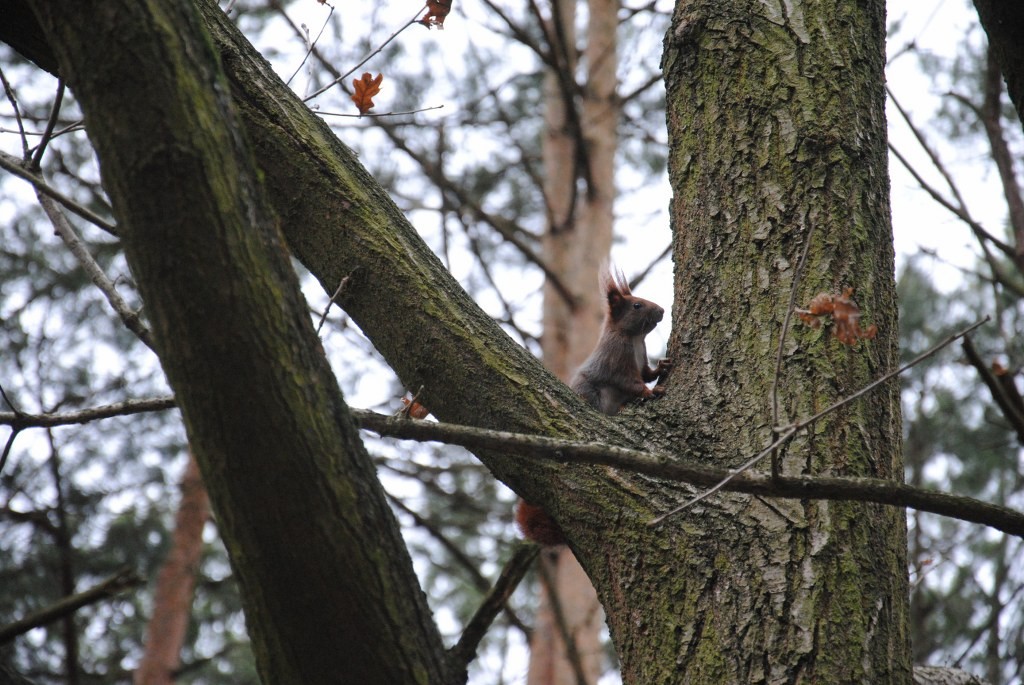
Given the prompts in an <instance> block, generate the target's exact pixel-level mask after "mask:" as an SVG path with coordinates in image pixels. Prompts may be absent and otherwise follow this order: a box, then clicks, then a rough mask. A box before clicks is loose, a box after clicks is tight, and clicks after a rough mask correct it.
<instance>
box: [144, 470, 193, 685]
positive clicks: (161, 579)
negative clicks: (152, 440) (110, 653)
mask: <svg viewBox="0 0 1024 685" xmlns="http://www.w3.org/2000/svg"><path fill="white" fill-rule="evenodd" d="M208 518H210V498H209V497H207V495H206V488H204V487H203V480H202V478H201V477H200V475H199V464H198V463H196V460H195V458H194V457H193V456H192V455H191V454H189V458H188V464H187V465H186V466H185V474H184V475H183V476H182V478H181V502H180V503H179V504H178V514H177V516H175V518H174V534H173V536H172V539H171V548H170V549H169V550H168V552H167V559H165V560H164V563H163V566H161V567H160V574H159V575H158V576H157V581H156V589H155V590H154V591H153V613H152V614H151V615H150V617H149V624H148V625H147V626H146V646H145V651H144V652H143V655H142V661H141V662H140V663H139V667H138V668H137V669H135V673H134V674H133V675H132V682H134V683H135V685H171V684H172V683H173V682H174V674H175V672H176V671H177V670H178V668H179V667H180V666H181V648H182V645H184V644H185V633H186V631H187V629H188V622H189V620H190V618H191V616H192V593H193V591H194V590H195V586H196V574H197V573H198V572H199V562H200V559H201V557H202V552H203V527H204V526H205V525H206V520H207V519H208Z"/></svg>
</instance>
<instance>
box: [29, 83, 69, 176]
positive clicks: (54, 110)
mask: <svg viewBox="0 0 1024 685" xmlns="http://www.w3.org/2000/svg"><path fill="white" fill-rule="evenodd" d="M63 102H64V79H58V81H57V94H56V95H55V96H54V98H53V106H52V107H51V108H50V118H49V119H47V120H46V128H45V129H43V136H42V138H41V139H40V140H39V145H36V150H35V152H34V153H32V161H31V162H29V165H28V168H29V169H31V170H32V171H34V172H36V173H38V172H39V170H40V168H41V166H40V162H41V161H42V159H43V152H45V151H46V146H47V145H49V143H50V140H52V138H53V129H54V127H55V126H56V125H57V117H59V116H60V106H61V103H63Z"/></svg>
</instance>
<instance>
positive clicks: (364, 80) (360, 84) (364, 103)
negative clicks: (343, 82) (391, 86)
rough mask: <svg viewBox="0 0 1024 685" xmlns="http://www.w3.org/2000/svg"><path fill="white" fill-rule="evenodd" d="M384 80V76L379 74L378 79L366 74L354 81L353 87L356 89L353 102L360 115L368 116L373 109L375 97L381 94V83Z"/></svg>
mask: <svg viewBox="0 0 1024 685" xmlns="http://www.w3.org/2000/svg"><path fill="white" fill-rule="evenodd" d="M383 80H384V75H383V74H377V78H373V77H372V76H370V72H366V73H365V74H363V75H362V76H360V77H359V78H357V79H355V80H354V81H352V86H353V87H354V88H355V89H356V92H355V94H354V95H353V96H352V102H354V103H356V107H357V108H359V113H360V114H366V113H367V112H369V111H370V110H371V109H373V96H374V95H376V94H377V93H379V92H380V82H381V81H383Z"/></svg>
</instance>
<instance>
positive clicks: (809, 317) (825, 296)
mask: <svg viewBox="0 0 1024 685" xmlns="http://www.w3.org/2000/svg"><path fill="white" fill-rule="evenodd" d="M796 314H797V316H799V317H800V320H801V321H803V322H804V323H806V324H807V325H808V326H810V327H811V328H818V327H819V326H821V317H823V316H828V315H831V316H832V323H833V324H834V325H835V329H834V335H835V336H836V339H837V340H838V341H839V342H841V343H843V344H844V345H856V344H857V341H858V340H870V339H872V338H874V337H875V335H876V334H877V333H878V326H876V325H874V324H871V325H870V326H868V327H866V328H862V327H861V325H860V317H861V312H860V307H858V306H857V303H856V302H854V301H853V288H847V289H846V290H844V291H843V294H842V295H831V294H829V293H819V294H818V295H815V296H814V299H812V300H811V301H810V303H809V304H808V305H807V308H806V309H797V310H796Z"/></svg>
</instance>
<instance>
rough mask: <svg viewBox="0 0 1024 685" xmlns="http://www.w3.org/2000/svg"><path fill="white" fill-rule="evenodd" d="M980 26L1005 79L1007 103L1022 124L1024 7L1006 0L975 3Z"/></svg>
mask: <svg viewBox="0 0 1024 685" xmlns="http://www.w3.org/2000/svg"><path fill="white" fill-rule="evenodd" d="M974 7H975V9H977V10H978V17H979V18H980V19H981V25H982V27H983V28H984V29H985V33H986V34H988V42H989V46H990V48H991V50H992V52H993V53H994V54H995V57H996V62H997V63H998V64H999V69H1000V70H1001V71H1002V72H1003V78H1005V79H1006V90H1007V92H1008V93H1009V94H1010V102H1012V103H1013V106H1014V107H1015V108H1016V109H1017V117H1018V118H1019V119H1020V120H1021V121H1022V122H1024V44H1022V43H1021V40H1020V37H1021V35H1024V4H1021V3H1019V2H1006V1H1005V0H974Z"/></svg>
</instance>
